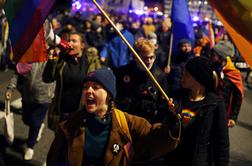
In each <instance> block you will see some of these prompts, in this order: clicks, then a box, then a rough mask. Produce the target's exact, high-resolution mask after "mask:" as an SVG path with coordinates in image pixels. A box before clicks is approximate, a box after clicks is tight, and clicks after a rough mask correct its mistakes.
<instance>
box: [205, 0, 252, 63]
mask: <svg viewBox="0 0 252 166" xmlns="http://www.w3.org/2000/svg"><path fill="white" fill-rule="evenodd" d="M208 2H209V3H210V5H211V6H212V8H213V10H214V12H215V14H216V15H217V17H218V18H219V20H220V21H221V22H222V23H223V25H224V27H225V29H226V30H227V32H228V33H229V35H230V37H231V38H232V40H233V42H234V43H235V45H236V47H237V48H238V50H239V51H240V53H241V55H242V56H243V58H244V60H245V61H246V62H247V63H248V64H249V66H250V67H251V68H252V54H251V53H252V28H251V27H252V19H251V11H252V1H251V0H239V1H232V0H222V1H220V0H208Z"/></svg>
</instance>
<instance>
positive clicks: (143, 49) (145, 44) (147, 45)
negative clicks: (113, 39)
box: [134, 38, 155, 54]
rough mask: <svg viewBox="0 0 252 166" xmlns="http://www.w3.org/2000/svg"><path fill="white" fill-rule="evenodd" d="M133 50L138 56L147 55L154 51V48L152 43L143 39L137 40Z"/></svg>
mask: <svg viewBox="0 0 252 166" xmlns="http://www.w3.org/2000/svg"><path fill="white" fill-rule="evenodd" d="M134 48H135V50H136V52H137V53H138V54H148V53H151V52H154V51H155V46H154V45H153V43H152V42H151V41H150V40H148V39H144V38H139V39H138V40H137V41H136V42H135V44H134Z"/></svg>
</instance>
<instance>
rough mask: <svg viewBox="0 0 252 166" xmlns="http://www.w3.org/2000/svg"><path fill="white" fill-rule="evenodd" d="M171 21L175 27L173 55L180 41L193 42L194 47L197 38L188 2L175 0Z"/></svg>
mask: <svg viewBox="0 0 252 166" xmlns="http://www.w3.org/2000/svg"><path fill="white" fill-rule="evenodd" d="M171 21H172V26H173V31H172V33H173V45H172V53H173V54H176V53H177V51H178V49H177V48H178V42H179V40H181V39H185V38H186V39H189V40H190V41H191V43H192V46H193V45H194V38H195V36H194V30H193V24H192V19H191V16H190V13H189V9H188V6H187V0H173V3H172V11H171Z"/></svg>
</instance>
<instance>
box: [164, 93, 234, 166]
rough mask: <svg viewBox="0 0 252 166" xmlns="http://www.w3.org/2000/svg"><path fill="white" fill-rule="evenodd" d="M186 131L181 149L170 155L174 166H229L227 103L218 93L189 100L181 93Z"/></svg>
mask: <svg viewBox="0 0 252 166" xmlns="http://www.w3.org/2000/svg"><path fill="white" fill-rule="evenodd" d="M179 96H180V99H179V101H180V103H181V108H182V113H181V115H182V117H183V119H182V122H183V130H182V136H181V142H180V144H179V146H178V148H177V149H176V150H175V151H174V152H171V153H168V154H167V155H166V160H167V162H168V163H169V165H171V166H184V165H187V166H213V165H216V166H228V165H229V164H228V163H229V136H228V127H227V120H226V110H225V107H224V102H223V101H222V100H221V99H220V98H219V97H217V96H216V95H215V94H214V93H208V94H207V95H206V97H205V99H204V100H202V101H199V102H192V101H189V100H188V99H189V97H188V93H187V92H185V91H182V93H180V95H179Z"/></svg>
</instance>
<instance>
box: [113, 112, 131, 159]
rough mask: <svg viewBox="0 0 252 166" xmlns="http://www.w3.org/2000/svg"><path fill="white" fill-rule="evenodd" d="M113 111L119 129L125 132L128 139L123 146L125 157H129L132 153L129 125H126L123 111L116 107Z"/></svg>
mask: <svg viewBox="0 0 252 166" xmlns="http://www.w3.org/2000/svg"><path fill="white" fill-rule="evenodd" d="M114 112H115V115H116V119H117V121H118V123H119V125H120V127H121V129H122V130H123V131H124V132H125V134H126V135H127V137H128V139H129V142H128V143H127V144H126V145H124V147H123V149H124V151H125V154H126V156H127V158H128V159H129V158H130V155H132V152H133V148H132V138H131V135H130V131H129V126H128V123H127V120H126V117H125V115H124V112H122V111H121V110H118V109H114ZM130 152H131V153H130Z"/></svg>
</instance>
